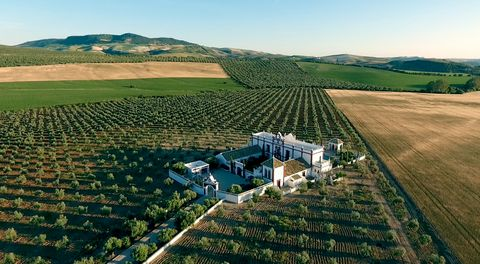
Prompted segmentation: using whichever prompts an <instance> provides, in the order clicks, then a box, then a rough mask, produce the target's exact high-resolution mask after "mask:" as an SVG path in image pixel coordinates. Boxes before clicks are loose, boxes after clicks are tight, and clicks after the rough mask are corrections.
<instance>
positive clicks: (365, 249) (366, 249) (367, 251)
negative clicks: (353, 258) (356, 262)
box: [360, 242, 373, 257]
mask: <svg viewBox="0 0 480 264" xmlns="http://www.w3.org/2000/svg"><path fill="white" fill-rule="evenodd" d="M372 252H373V251H372V247H371V246H369V245H368V244H367V243H366V242H363V243H362V244H360V253H361V254H362V256H364V257H370V256H372Z"/></svg>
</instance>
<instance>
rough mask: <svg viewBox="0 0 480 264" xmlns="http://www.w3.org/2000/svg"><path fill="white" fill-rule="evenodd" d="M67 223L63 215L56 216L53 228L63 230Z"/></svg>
mask: <svg viewBox="0 0 480 264" xmlns="http://www.w3.org/2000/svg"><path fill="white" fill-rule="evenodd" d="M67 222H68V218H67V217H66V216H65V215H63V214H61V215H59V216H58V218H57V220H55V226H57V227H60V228H65V226H66V225H67Z"/></svg>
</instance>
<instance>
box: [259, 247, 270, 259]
mask: <svg viewBox="0 0 480 264" xmlns="http://www.w3.org/2000/svg"><path fill="white" fill-rule="evenodd" d="M260 258H261V259H264V260H266V261H272V259H273V251H272V250H271V249H269V248H265V249H262V250H261V251H260Z"/></svg>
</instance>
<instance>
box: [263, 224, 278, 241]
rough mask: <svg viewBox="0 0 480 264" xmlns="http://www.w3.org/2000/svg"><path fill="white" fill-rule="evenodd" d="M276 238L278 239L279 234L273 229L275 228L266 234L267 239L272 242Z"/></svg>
mask: <svg viewBox="0 0 480 264" xmlns="http://www.w3.org/2000/svg"><path fill="white" fill-rule="evenodd" d="M275 237H277V232H275V229H273V227H272V228H270V229H269V230H268V231H266V232H265V238H266V239H267V240H270V241H272V240H274V239H275Z"/></svg>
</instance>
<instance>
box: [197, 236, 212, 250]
mask: <svg viewBox="0 0 480 264" xmlns="http://www.w3.org/2000/svg"><path fill="white" fill-rule="evenodd" d="M210 244H211V243H210V239H208V237H202V238H201V239H200V240H199V241H198V242H197V246H198V247H199V248H200V249H207V248H208V247H209V246H210Z"/></svg>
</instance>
